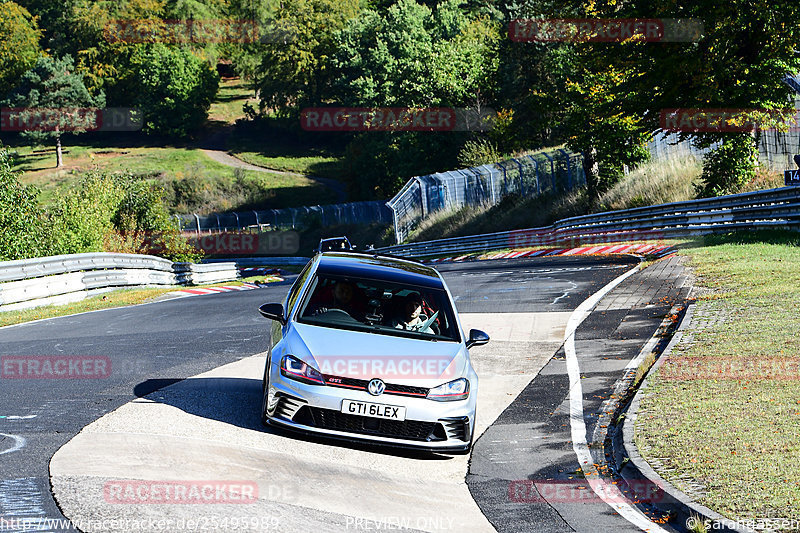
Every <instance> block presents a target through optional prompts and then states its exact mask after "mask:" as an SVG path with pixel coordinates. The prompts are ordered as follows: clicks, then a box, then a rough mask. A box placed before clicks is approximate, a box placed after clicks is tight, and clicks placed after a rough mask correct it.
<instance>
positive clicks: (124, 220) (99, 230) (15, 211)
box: [0, 150, 199, 261]
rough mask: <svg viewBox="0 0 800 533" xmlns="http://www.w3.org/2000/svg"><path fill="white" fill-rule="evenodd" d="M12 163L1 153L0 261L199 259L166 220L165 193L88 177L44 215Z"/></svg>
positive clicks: (132, 181)
mask: <svg viewBox="0 0 800 533" xmlns="http://www.w3.org/2000/svg"><path fill="white" fill-rule="evenodd" d="M10 157H11V156H10V154H9V152H8V151H7V150H0V227H2V228H3V231H0V260H13V259H24V258H28V257H40V256H45V255H58V254H73V253H82V252H100V251H113V252H130V253H153V254H156V255H159V256H163V257H167V258H170V259H173V260H176V261H191V260H196V259H197V258H198V257H199V255H198V253H197V251H196V250H195V249H194V248H193V247H192V246H191V245H190V244H189V243H188V241H186V240H185V239H184V238H183V237H182V236H181V235H180V233H179V231H178V228H177V225H176V223H175V220H174V219H173V218H171V217H170V215H169V212H168V211H167V208H166V205H165V204H164V200H163V196H164V192H163V191H162V190H160V189H157V188H154V187H153V186H152V185H150V184H148V183H147V182H145V181H143V180H140V179H137V178H134V177H132V176H130V175H122V176H119V175H113V176H112V175H106V174H101V173H92V174H89V175H87V176H86V177H85V178H84V179H83V181H82V182H81V183H80V185H79V186H78V187H76V188H74V189H72V190H70V191H69V192H68V193H67V194H66V195H64V196H63V197H62V198H60V199H59V201H58V203H57V204H56V205H55V206H54V207H53V208H52V209H51V210H50V211H49V212H45V211H44V210H42V208H41V207H40V206H39V203H38V201H37V195H38V192H37V191H36V189H35V188H33V187H30V186H25V185H22V184H20V182H19V178H18V175H17V173H15V172H13V171H12V169H11V164H10Z"/></svg>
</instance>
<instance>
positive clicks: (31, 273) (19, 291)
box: [0, 252, 239, 311]
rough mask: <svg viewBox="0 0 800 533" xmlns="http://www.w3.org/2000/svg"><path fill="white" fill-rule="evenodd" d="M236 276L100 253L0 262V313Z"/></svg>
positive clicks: (229, 270)
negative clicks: (120, 291) (113, 290)
mask: <svg viewBox="0 0 800 533" xmlns="http://www.w3.org/2000/svg"><path fill="white" fill-rule="evenodd" d="M238 277H239V270H238V267H237V264H236V263H235V262H230V261H228V262H218V263H209V264H194V263H173V262H172V261H169V260H167V259H163V258H161V257H156V256H151V255H135V254H117V253H106V252H99V253H86V254H73V255H59V256H51V257H41V258H36V259H24V260H20V261H5V262H0V311H5V310H16V309H22V308H26V307H35V306H38V305H47V304H51V303H60V302H66V301H74V300H76V299H80V297H81V293H82V294H83V295H84V296H85V295H86V294H89V293H91V292H96V291H98V290H104V289H109V288H114V287H132V286H141V285H167V286H169V285H190V284H201V283H216V282H220V281H230V280H234V279H237V278H238ZM68 298H71V300H69V299H68Z"/></svg>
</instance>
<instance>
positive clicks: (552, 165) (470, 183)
mask: <svg viewBox="0 0 800 533" xmlns="http://www.w3.org/2000/svg"><path fill="white" fill-rule="evenodd" d="M585 184H586V176H585V174H584V171H583V156H581V154H576V153H572V152H568V151H566V150H555V151H552V152H541V153H538V154H534V155H529V156H523V157H518V158H514V159H509V160H507V161H502V162H500V163H494V164H490V165H481V166H479V167H472V168H466V169H461V170H451V171H448V172H439V173H436V174H430V175H428V176H417V177H415V178H411V179H410V180H409V181H408V183H406V184H405V186H404V187H403V188H402V189H401V190H400V192H399V193H397V194H396V195H395V197H394V198H392V199H391V200H389V201H388V202H387V205H388V206H389V208H390V209H391V211H392V214H393V222H394V229H395V238H396V239H397V242H398V243H401V242H403V241H404V240H405V239H406V238H407V237H408V235H409V233H410V232H411V231H412V230H413V229H414V228H415V227H416V226H417V225H418V224H419V222H420V221H421V220H422V219H424V218H425V217H427V216H428V215H429V214H431V213H434V212H436V211H439V210H442V209H453V208H459V207H463V206H465V205H493V204H496V203H498V202H499V201H500V200H501V199H502V198H503V197H504V196H506V195H509V194H520V195H522V196H538V195H540V194H543V193H547V192H556V191H568V190H572V189H574V188H576V187H580V186H583V185H585Z"/></svg>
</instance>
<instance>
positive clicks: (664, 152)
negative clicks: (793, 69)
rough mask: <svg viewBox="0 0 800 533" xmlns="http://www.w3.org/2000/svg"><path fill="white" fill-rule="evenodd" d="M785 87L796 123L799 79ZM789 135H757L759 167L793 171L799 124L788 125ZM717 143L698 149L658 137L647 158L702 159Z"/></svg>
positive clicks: (799, 108) (677, 138) (769, 132)
mask: <svg viewBox="0 0 800 533" xmlns="http://www.w3.org/2000/svg"><path fill="white" fill-rule="evenodd" d="M786 83H788V84H789V85H790V86H791V87H792V88H793V89H794V90H795V91H796V92H797V93H798V95H796V96H795V100H794V107H795V110H797V113H796V114H795V119H797V118H798V117H799V116H800V76H794V77H788V78H786ZM787 129H788V131H777V130H775V129H770V130H764V131H757V132H756V141H757V143H758V159H759V161H761V164H762V165H764V166H766V167H768V168H770V169H772V170H779V171H780V170H786V169H790V168H795V164H794V155H795V154H800V124H795V123H794V122H793V121H789V122H788V128H787ZM718 146H719V143H716V144H714V145H712V146H711V147H710V148H705V149H700V148H697V147H696V146H694V145H693V144H692V142H691V140H688V139H687V140H683V141H681V140H680V135H679V134H678V133H669V134H668V133H663V132H662V133H659V134H657V135H654V136H653V139H652V140H651V141H650V142H649V143H648V147H649V148H650V155H651V156H652V157H653V159H660V158H664V157H672V156H681V155H693V156H695V157H697V158H698V159H701V158H702V157H703V156H704V155H705V154H707V153H708V152H709V151H711V150H713V149H714V148H716V147H718Z"/></svg>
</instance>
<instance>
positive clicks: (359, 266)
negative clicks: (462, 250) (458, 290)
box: [317, 252, 443, 289]
mask: <svg viewBox="0 0 800 533" xmlns="http://www.w3.org/2000/svg"><path fill="white" fill-rule="evenodd" d="M317 272H318V273H320V274H326V275H333V276H343V277H350V278H368V279H379V280H386V281H390V282H395V283H406V284H409V285H418V286H421V287H427V288H432V289H441V288H443V284H442V280H441V278H440V277H439V273H438V272H436V270H434V269H433V268H431V267H429V266H425V265H423V264H422V263H418V262H416V261H410V260H407V259H401V258H398V257H387V256H381V255H376V254H365V253H348V252H325V253H323V254H321V255H320V260H319V266H318V267H317Z"/></svg>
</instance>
